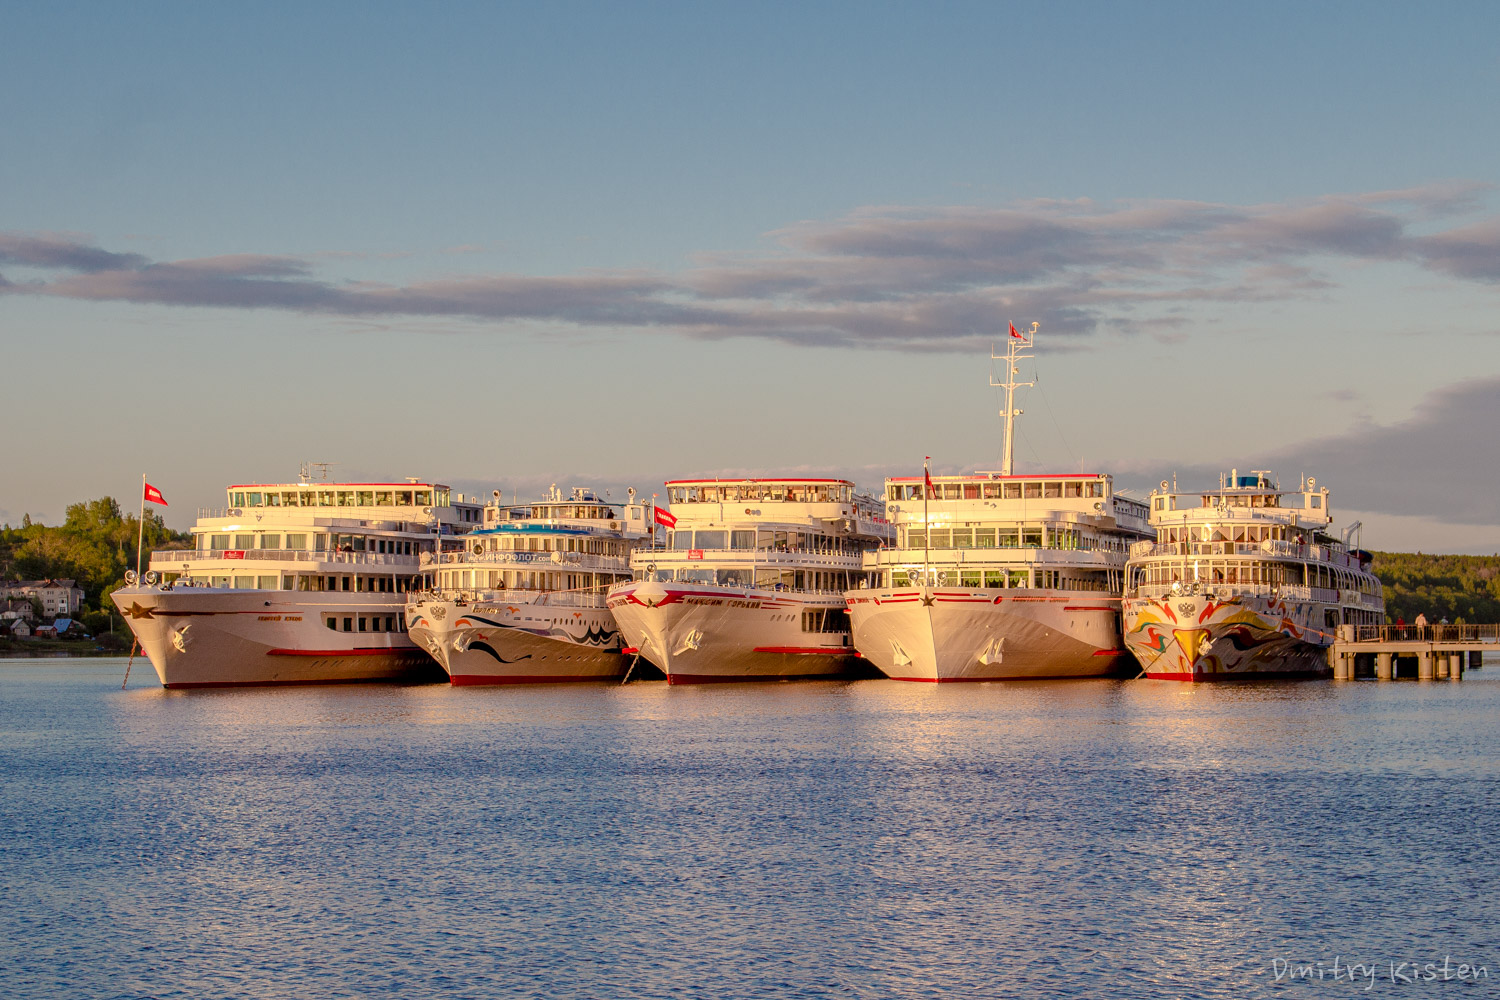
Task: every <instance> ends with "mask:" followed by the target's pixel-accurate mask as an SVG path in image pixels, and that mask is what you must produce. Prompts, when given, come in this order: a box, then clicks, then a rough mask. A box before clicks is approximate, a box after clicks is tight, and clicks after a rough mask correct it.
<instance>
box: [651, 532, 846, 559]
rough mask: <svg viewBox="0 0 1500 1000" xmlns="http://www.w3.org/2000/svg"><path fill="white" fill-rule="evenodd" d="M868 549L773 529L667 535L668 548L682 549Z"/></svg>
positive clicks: (839, 538) (836, 539)
mask: <svg viewBox="0 0 1500 1000" xmlns="http://www.w3.org/2000/svg"><path fill="white" fill-rule="evenodd" d="M867 547H868V546H865V545H861V544H860V543H858V542H855V541H854V540H853V539H849V538H845V537H842V536H838V535H822V534H818V533H817V532H812V531H777V530H775V529H773V528H759V529H749V528H747V529H743V530H741V529H728V528H699V529H698V530H696V531H688V530H686V529H683V528H678V529H676V530H675V531H668V532H667V548H669V549H679V550H688V549H705V550H712V551H722V550H724V549H744V550H746V551H748V550H751V549H756V550H759V551H762V552H830V553H833V552H842V553H858V552H862V551H864V550H865V549H866V548H867Z"/></svg>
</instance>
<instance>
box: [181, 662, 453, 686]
mask: <svg viewBox="0 0 1500 1000" xmlns="http://www.w3.org/2000/svg"><path fill="white" fill-rule="evenodd" d="M435 665H436V664H434V666H435ZM412 683H418V684H427V683H432V682H431V681H420V680H415V679H413V678H399V677H392V678H389V679H384V678H382V679H378V680H372V679H370V678H368V677H342V678H339V679H337V680H306V681H303V680H297V681H202V682H197V681H195V682H192V683H176V684H163V685H162V687H164V688H166V689H167V690H168V691H186V690H189V689H193V688H263V687H307V686H309V685H312V684H412Z"/></svg>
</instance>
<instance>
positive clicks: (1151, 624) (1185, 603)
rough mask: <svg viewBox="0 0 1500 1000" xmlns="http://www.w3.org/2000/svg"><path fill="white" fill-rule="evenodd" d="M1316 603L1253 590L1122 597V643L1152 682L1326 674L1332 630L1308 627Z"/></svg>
mask: <svg viewBox="0 0 1500 1000" xmlns="http://www.w3.org/2000/svg"><path fill="white" fill-rule="evenodd" d="M1320 608H1321V606H1320V605H1316V604H1298V603H1292V602H1287V601H1284V600H1281V599H1278V598H1273V597H1261V596H1255V595H1237V596H1233V597H1227V598H1220V597H1213V596H1208V595H1186V594H1184V595H1181V596H1175V597H1167V598H1154V599H1147V598H1140V599H1127V600H1126V601H1125V602H1124V617H1125V645H1126V648H1128V649H1129V650H1130V652H1131V653H1132V655H1134V656H1135V658H1136V660H1137V661H1138V662H1139V663H1140V665H1141V667H1142V669H1143V670H1144V671H1145V674H1146V676H1147V677H1150V678H1153V679H1156V680H1177V681H1225V680H1244V679H1255V678H1297V677H1329V676H1332V670H1331V669H1330V668H1329V666H1328V647H1329V646H1330V645H1331V644H1332V641H1333V635H1332V634H1331V633H1330V632H1329V631H1328V630H1324V629H1318V628H1316V627H1314V626H1313V625H1312V620H1313V616H1314V614H1315V613H1316V612H1317V611H1318V610H1319V609H1320Z"/></svg>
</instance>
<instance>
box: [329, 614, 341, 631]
mask: <svg viewBox="0 0 1500 1000" xmlns="http://www.w3.org/2000/svg"><path fill="white" fill-rule="evenodd" d="M328 627H329V628H331V629H333V630H334V631H335V632H337V631H338V630H339V620H338V619H337V618H333V617H330V618H329V619H328Z"/></svg>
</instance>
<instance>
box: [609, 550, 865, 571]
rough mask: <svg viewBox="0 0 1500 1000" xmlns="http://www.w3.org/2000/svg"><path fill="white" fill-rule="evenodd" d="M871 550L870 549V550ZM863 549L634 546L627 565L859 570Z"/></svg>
mask: <svg viewBox="0 0 1500 1000" xmlns="http://www.w3.org/2000/svg"><path fill="white" fill-rule="evenodd" d="M872 551H873V550H872ZM863 558H864V553H863V552H820V551H815V550H813V549H796V548H791V549H636V550H635V551H634V552H632V553H631V554H630V565H632V566H646V565H649V564H651V563H661V564H671V565H674V566H676V565H693V564H697V563H711V564H713V565H716V566H733V567H751V566H764V567H766V568H768V569H769V568H771V567H776V566H792V567H795V566H803V567H807V568H810V569H858V568H859V566H860V561H861V560H862V559H863Z"/></svg>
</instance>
